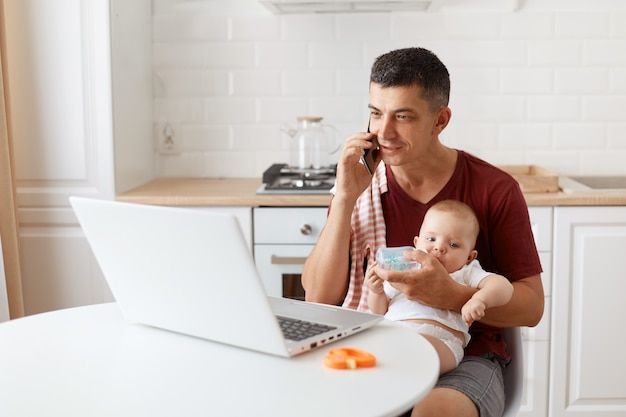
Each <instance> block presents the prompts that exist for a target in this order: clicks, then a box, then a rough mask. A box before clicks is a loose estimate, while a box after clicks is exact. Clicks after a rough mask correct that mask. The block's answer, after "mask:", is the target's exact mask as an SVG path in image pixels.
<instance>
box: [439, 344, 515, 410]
mask: <svg viewBox="0 0 626 417" xmlns="http://www.w3.org/2000/svg"><path fill="white" fill-rule="evenodd" d="M507 363H508V359H504V358H501V357H499V356H497V355H494V354H493V353H488V354H485V355H482V356H466V357H464V358H463V360H462V361H461V363H460V364H459V366H458V367H456V368H454V369H453V370H451V371H450V372H447V373H445V374H444V375H442V376H441V377H440V378H439V381H437V384H436V385H435V387H439V388H452V389H454V390H457V391H460V392H462V393H464V394H465V395H467V396H468V397H469V398H470V399H471V400H472V401H473V402H474V404H475V405H476V407H477V408H478V411H479V415H480V417H502V413H503V412H504V374H503V372H504V368H505V367H506V364H507Z"/></svg>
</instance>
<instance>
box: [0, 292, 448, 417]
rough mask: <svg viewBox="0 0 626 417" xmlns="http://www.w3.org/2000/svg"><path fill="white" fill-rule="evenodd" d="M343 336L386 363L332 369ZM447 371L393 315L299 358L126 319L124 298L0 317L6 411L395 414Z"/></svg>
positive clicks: (0, 379) (15, 416)
mask: <svg viewBox="0 0 626 417" xmlns="http://www.w3.org/2000/svg"><path fill="white" fill-rule="evenodd" d="M339 346H350V347H356V348H360V349H365V350H367V351H369V352H371V353H373V354H374V355H376V357H377V360H378V365H377V366H376V367H374V368H362V369H357V370H336V369H330V368H327V367H325V366H324V365H323V357H324V355H325V354H326V353H327V352H328V350H329V349H330V348H332V347H339ZM438 370H439V362H438V358H437V355H436V353H435V351H434V349H433V348H432V346H431V345H430V344H429V343H428V342H427V341H426V340H425V339H424V338H423V337H421V336H419V335H417V334H415V333H413V332H412V331H410V330H408V329H406V328H404V327H400V326H398V325H394V324H393V323H390V322H382V323H381V324H379V325H377V326H376V327H374V328H372V329H370V330H367V331H365V332H363V333H361V334H358V335H354V336H351V337H350V338H347V339H343V340H341V341H338V342H337V343H334V344H331V345H327V346H325V347H323V348H320V349H317V350H316V351H312V352H308V353H305V354H303V355H300V356H298V357H295V358H291V359H286V358H280V357H275V356H271V355H267V354H262V353H257V352H253V351H248V350H244V349H240V348H235V347H231V346H226V345H223V344H219V343H214V342H209V341H206V340H202V339H197V338H193V337H188V336H184V335H179V334H176V333H171V332H167V331H164V330H160V329H155V328H151V327H147V326H143V325H139V324H132V323H128V322H126V321H125V320H124V319H123V317H122V315H121V313H120V311H119V309H118V307H117V305H116V304H115V303H110V304H100V305H94V306H87V307H79V308H73V309H67V310H59V311H55V312H50V313H45V314H40V315H34V316H29V317H26V318H22V319H18V320H13V321H9V322H5V323H2V324H0V415H1V416H11V417H19V416H29V417H30V416H37V415H42V416H43V415H48V416H53V415H54V416H57V415H58V416H64V417H69V416H81V417H85V416H90V417H95V416H134V417H135V416H150V417H157V416H175V415H176V416H200V415H201V416H230V415H232V416H272V417H277V416H315V417H320V416H325V417H330V416H338V417H349V416H359V417H367V416H372V417H373V416H397V415H399V414H401V413H402V412H404V411H406V410H408V409H410V408H411V407H412V405H413V404H415V403H416V402H417V401H419V400H420V399H421V398H422V397H423V396H424V395H426V394H427V393H428V391H429V390H430V389H431V388H432V387H433V386H434V384H435V382H436V380H437V376H438Z"/></svg>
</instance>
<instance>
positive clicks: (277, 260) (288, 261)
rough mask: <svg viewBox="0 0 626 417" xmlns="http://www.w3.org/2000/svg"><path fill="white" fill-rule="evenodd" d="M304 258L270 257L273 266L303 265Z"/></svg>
mask: <svg viewBox="0 0 626 417" xmlns="http://www.w3.org/2000/svg"><path fill="white" fill-rule="evenodd" d="M304 261H306V256H277V255H272V260H271V262H272V264H273V265H304Z"/></svg>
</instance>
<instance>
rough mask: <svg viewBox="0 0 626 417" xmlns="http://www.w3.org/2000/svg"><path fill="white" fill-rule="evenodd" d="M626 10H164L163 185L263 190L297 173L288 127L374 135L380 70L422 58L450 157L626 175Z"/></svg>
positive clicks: (180, 3) (205, 4) (245, 4)
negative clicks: (431, 59) (254, 181)
mask: <svg viewBox="0 0 626 417" xmlns="http://www.w3.org/2000/svg"><path fill="white" fill-rule="evenodd" d="M467 3H471V1H470V2H467ZM551 3H552V5H553V6H552V7H550V4H551ZM592 3H593V4H592ZM624 3H626V2H622V1H620V0H614V1H612V0H605V1H603V2H594V1H567V2H563V1H561V0H541V1H538V0H525V1H523V2H520V4H522V9H521V10H520V11H517V12H510V11H506V10H503V11H475V10H468V11H466V12H462V11H454V12H451V11H445V10H443V11H439V12H434V13H376V14H372V13H364V14H319V15H318V14H308V15H273V14H271V13H270V12H269V11H268V10H267V9H265V8H264V7H263V6H261V5H260V4H258V2H257V1H256V0H196V1H189V0H153V34H152V36H153V70H154V74H153V79H154V109H155V110H154V111H155V114H154V120H155V124H161V123H170V124H172V125H173V126H174V127H175V129H176V137H177V139H178V141H179V145H180V149H181V152H180V154H177V155H159V154H157V155H156V159H157V166H158V168H157V169H158V172H157V173H158V175H160V176H220V177H240V176H243V177H249V176H260V175H261V174H262V172H263V170H264V169H265V168H267V167H268V166H269V165H270V164H271V163H274V162H288V157H289V138H288V137H287V135H286V134H284V133H282V132H281V125H282V124H284V123H292V122H295V118H296V117H297V116H299V115H320V116H324V118H325V121H326V122H328V123H329V124H332V125H334V126H336V127H337V129H338V130H339V132H340V136H341V137H342V138H343V137H345V136H347V135H348V134H350V133H352V132H354V131H357V130H362V129H364V124H365V121H366V115H367V110H366V105H367V92H368V75H369V67H370V65H371V63H372V61H373V59H374V58H375V57H376V56H378V55H379V54H381V53H383V52H386V51H388V50H391V49H394V48H398V47H405V46H414V45H417V46H424V47H426V48H429V49H431V50H433V51H434V52H435V53H436V54H437V55H439V57H440V58H441V59H442V60H443V61H444V63H445V64H446V65H447V66H448V69H449V71H450V73H451V79H452V95H451V102H450V105H451V107H452V112H453V119H452V123H451V124H450V126H449V127H448V128H447V129H446V131H445V132H444V134H443V135H442V140H443V141H444V142H445V143H446V144H448V145H450V146H454V147H459V148H463V149H466V150H468V151H470V152H472V153H475V154H476V155H478V156H480V157H482V158H485V159H487V160H488V161H490V162H493V163H496V164H538V165H542V166H544V167H546V168H548V169H551V170H553V171H556V172H559V173H562V174H612V173H617V174H626V164H624V163H623V161H624V160H626V7H624ZM594 4H595V5H594ZM598 4H599V5H600V6H598ZM335 158H336V155H335Z"/></svg>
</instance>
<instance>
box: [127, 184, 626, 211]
mask: <svg viewBox="0 0 626 417" xmlns="http://www.w3.org/2000/svg"><path fill="white" fill-rule="evenodd" d="M261 185H262V183H261V179H260V178H157V179H154V180H152V181H150V182H148V183H146V184H143V185H140V186H139V187H136V188H134V189H132V190H129V191H127V192H124V193H121V194H119V195H118V196H117V198H116V200H118V201H126V202H130V203H140V204H154V205H163V206H209V207H210V206H253V207H259V206H277V207H281V206H282V207H289V206H292V207H300V206H309V207H326V206H328V203H329V202H330V194H328V195H326V194H257V193H256V192H257V190H258V189H259V187H261ZM524 196H525V197H526V203H527V204H528V205H529V206H624V205H626V194H565V193H562V192H557V193H526V194H524Z"/></svg>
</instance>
